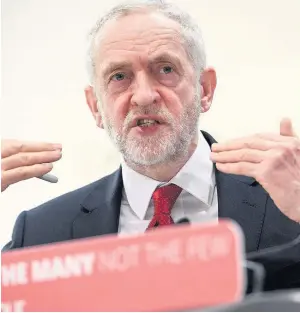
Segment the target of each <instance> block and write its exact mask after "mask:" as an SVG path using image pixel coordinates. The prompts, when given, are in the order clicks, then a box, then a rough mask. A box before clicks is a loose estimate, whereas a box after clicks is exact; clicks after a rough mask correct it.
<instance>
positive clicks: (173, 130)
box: [95, 13, 200, 165]
mask: <svg viewBox="0 0 300 313" xmlns="http://www.w3.org/2000/svg"><path fill="white" fill-rule="evenodd" d="M96 49H97V50H96V86H95V91H96V95H97V98H98V100H99V111H100V114H101V118H102V122H103V125H104V128H105V129H106V130H107V131H108V133H109V135H110V137H111V139H112V140H113V141H114V143H115V144H116V145H117V147H118V149H119V150H120V152H121V153H122V154H123V157H124V158H125V160H127V161H129V162H132V163H135V164H137V165H157V164H161V163H164V162H168V161H171V160H175V159H176V158H178V157H179V156H182V155H184V154H186V153H187V152H188V149H189V145H190V143H191V140H192V138H193V137H194V136H195V134H196V132H197V123H198V118H199V114H200V87H199V86H198V84H199V82H197V81H196V75H195V73H194V70H193V68H192V65H191V63H190V60H189V59H188V56H187V53H186V50H185V47H184V43H183V41H182V37H181V35H180V29H179V25H178V24H177V23H176V22H174V21H172V20H169V19H168V18H165V17H163V16H161V15H159V14H154V13H153V14H150V15H149V14H147V15H146V14H132V15H129V16H125V17H122V18H120V19H118V20H116V21H111V22H109V23H108V24H107V25H106V26H105V27H104V29H103V32H102V33H101V39H100V44H99V46H98V48H96Z"/></svg>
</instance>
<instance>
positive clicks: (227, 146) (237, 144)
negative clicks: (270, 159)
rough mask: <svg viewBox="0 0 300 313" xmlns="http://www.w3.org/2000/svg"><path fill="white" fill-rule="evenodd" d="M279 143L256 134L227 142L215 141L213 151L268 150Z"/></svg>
mask: <svg viewBox="0 0 300 313" xmlns="http://www.w3.org/2000/svg"><path fill="white" fill-rule="evenodd" d="M277 145H278V144H277V143H276V142H274V141H269V140H264V139H261V138H257V137H255V136H252V137H247V138H240V139H234V140H231V141H228V142H225V143H214V144H213V145H212V146H211V150H212V151H213V152H221V151H231V150H241V149H255V150H261V151H267V150H270V149H274V148H275V147H276V146H277Z"/></svg>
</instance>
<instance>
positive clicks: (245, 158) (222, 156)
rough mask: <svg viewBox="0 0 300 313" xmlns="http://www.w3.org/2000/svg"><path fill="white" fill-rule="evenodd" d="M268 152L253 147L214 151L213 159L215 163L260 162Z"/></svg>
mask: <svg viewBox="0 0 300 313" xmlns="http://www.w3.org/2000/svg"><path fill="white" fill-rule="evenodd" d="M266 154H267V153H266V152H265V151H261V150H253V149H240V150H230V151H223V152H212V153H211V160H212V161H213V162H215V163H237V162H250V163H260V162H262V161H263V160H264V159H265V158H266Z"/></svg>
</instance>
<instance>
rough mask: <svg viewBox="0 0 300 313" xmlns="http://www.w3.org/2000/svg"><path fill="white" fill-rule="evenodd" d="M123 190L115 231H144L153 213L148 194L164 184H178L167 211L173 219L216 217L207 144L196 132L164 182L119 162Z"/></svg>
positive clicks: (127, 232) (192, 219)
mask: <svg viewBox="0 0 300 313" xmlns="http://www.w3.org/2000/svg"><path fill="white" fill-rule="evenodd" d="M122 175H123V184H124V188H123V194H122V202H121V212H120V221H119V234H121V235H122V234H136V233H143V232H145V230H146V228H147V226H148V225H149V223H150V221H151V219H152V217H153V214H154V206H153V201H152V198H151V197H152V194H153V192H154V191H155V189H156V188H157V187H159V186H162V185H165V184H171V183H173V184H176V185H178V186H180V187H181V188H182V192H181V193H180V195H179V197H178V198H177V200H176V202H175V204H174V206H173V208H172V212H171V216H172V218H173V220H174V222H175V223H176V221H178V220H180V219H181V218H188V219H189V221H190V222H191V223H199V222H205V221H210V220H216V221H217V219H218V200H217V190H216V184H215V173H214V167H213V163H212V161H211V160H210V147H209V145H208V143H207V142H206V140H205V138H204V137H203V135H202V133H201V132H200V136H199V140H198V145H197V148H196V149H195V151H194V153H193V154H192V156H191V157H190V159H189V160H188V161H187V163H186V164H185V165H184V166H183V167H182V168H181V170H180V171H179V172H178V173H177V175H176V176H175V177H173V179H171V180H170V181H169V182H167V183H164V182H163V183H162V182H159V181H156V180H154V179H152V178H149V177H147V176H144V175H141V174H139V173H137V172H136V171H134V170H133V169H131V168H130V167H128V166H127V165H126V164H125V162H124V161H123V162H122Z"/></svg>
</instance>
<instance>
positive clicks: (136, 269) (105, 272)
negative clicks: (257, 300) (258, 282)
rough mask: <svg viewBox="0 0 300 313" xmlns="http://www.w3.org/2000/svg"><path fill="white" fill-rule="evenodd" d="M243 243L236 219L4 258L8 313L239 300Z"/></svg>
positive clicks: (15, 253)
mask: <svg viewBox="0 0 300 313" xmlns="http://www.w3.org/2000/svg"><path fill="white" fill-rule="evenodd" d="M242 258H243V239H242V236H241V233H240V230H239V228H238V227H236V225H235V224H233V223H231V222H229V221H220V222H219V223H218V224H217V223H214V224H205V225H202V226H186V225H180V226H177V227H165V228H162V229H156V230H154V231H149V232H147V233H146V234H143V235H139V236H128V237H121V238H120V237H117V236H106V237H100V238H92V239H85V240H78V241H71V242H65V243H59V244H53V245H45V246H40V247H33V248H28V249H23V250H16V251H11V252H6V253H3V254H2V311H84V312H86V311H168V310H170V311H173V310H184V309H192V308H199V307H207V306H212V305H219V304H227V303H231V302H233V301H238V300H240V299H241V296H242V294H243V291H244V281H243V278H244V277H243V270H242V265H241V261H242Z"/></svg>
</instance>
